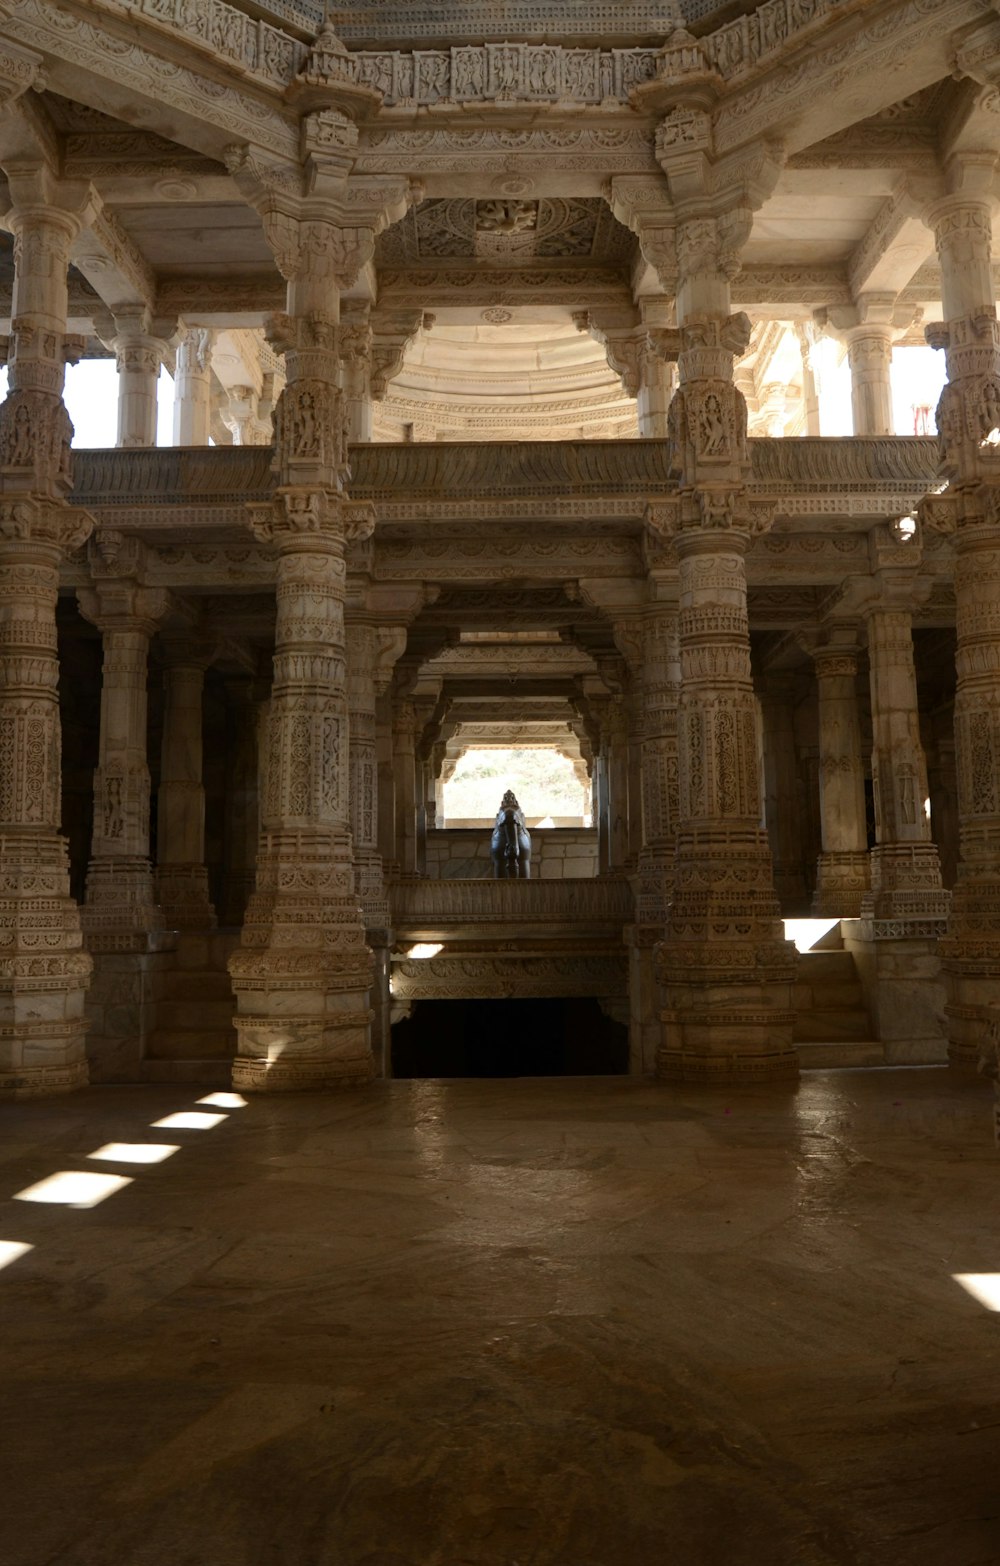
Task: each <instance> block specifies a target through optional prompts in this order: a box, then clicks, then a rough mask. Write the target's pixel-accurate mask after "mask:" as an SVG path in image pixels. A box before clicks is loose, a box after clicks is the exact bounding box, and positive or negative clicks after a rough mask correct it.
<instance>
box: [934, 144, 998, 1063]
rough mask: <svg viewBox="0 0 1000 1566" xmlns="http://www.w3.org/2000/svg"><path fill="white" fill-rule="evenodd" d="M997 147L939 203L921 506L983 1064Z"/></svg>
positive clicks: (961, 983)
mask: <svg viewBox="0 0 1000 1566" xmlns="http://www.w3.org/2000/svg"><path fill="white" fill-rule="evenodd" d="M995 165H996V153H995V151H989V152H982V153H967V154H964V155H962V156H959V157H956V158H954V159H953V160H952V161H951V163H950V164H949V167H948V180H949V187H950V189H951V192H952V193H951V194H950V195H948V196H947V197H946V198H945V199H944V200H943V201H941V202H939V203H938V204H937V205H936V206H935V207H933V208H932V209H931V211H930V213H929V214H928V222H929V223H930V224H931V226H932V228H933V230H934V238H935V243H936V246H937V253H938V259H939V262H940V265H941V300H942V304H943V307H944V314H945V321H944V323H943V324H942V325H938V326H934V327H931V328H929V329H928V333H927V336H928V341H930V342H931V343H932V344H933V346H935V347H943V348H945V349H946V356H947V365H948V383H947V385H946V386H945V388H944V391H943V392H942V394H941V400H940V402H939V404H938V409H937V426H938V432H939V433H938V440H939V446H940V451H941V472H942V475H943V476H944V477H945V478H947V479H948V480H949V485H948V490H947V492H946V494H944V495H942V496H940V497H937V496H934V497H930V498H929V499H928V500H927V501H926V502H925V503H924V505H923V507H922V508H921V514H922V518H923V520H924V522H925V524H927V525H930V526H931V527H935V528H939V529H940V530H941V531H945V532H950V533H951V534H952V535H953V538H954V547H955V579H954V580H955V599H956V629H957V633H958V650H957V656H956V665H957V675H958V687H957V693H956V697H955V765H956V774H957V787H958V815H959V855H960V857H959V865H958V875H957V880H956V883H955V887H954V891H953V893H952V906H951V920H950V923H949V927H948V934H947V937H946V939H944V940H942V942H941V943H940V945H941V955H942V958H943V963H944V972H945V981H946V986H947V996H948V999H947V1008H946V1010H947V1018H948V1023H947V1026H948V1055H949V1060H950V1062H951V1064H952V1066H954V1067H956V1068H958V1069H959V1070H961V1071H974V1070H975V1069H976V1065H977V1060H978V1057H979V1053H980V1050H981V1048H982V1046H983V1041H984V1037H985V1033H986V1029H987V1028H988V1026H989V1025H990V1020H991V1017H992V1016H993V1015H995V1012H994V1011H993V1008H995V1007H996V1006H997V1005H998V1004H1000V618H998V609H997V606H998V604H1000V456H998V449H997V446H996V445H995V441H996V439H997V436H996V434H995V432H996V431H997V430H998V429H1000V324H998V322H997V319H996V308H995V297H994V285H993V274H992V267H991V230H992V220H993V213H994V208H995V201H994V183H993V180H994V169H995Z"/></svg>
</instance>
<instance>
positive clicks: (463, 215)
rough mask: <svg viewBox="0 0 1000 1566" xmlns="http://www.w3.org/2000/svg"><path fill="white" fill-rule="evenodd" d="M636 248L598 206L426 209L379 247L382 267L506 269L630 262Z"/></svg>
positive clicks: (459, 204) (466, 202)
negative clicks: (490, 265) (452, 263)
mask: <svg viewBox="0 0 1000 1566" xmlns="http://www.w3.org/2000/svg"><path fill="white" fill-rule="evenodd" d="M634 243H635V242H634V240H633V237H632V235H631V234H630V233H629V231H628V229H626V228H624V227H623V226H622V224H621V223H619V222H618V221H617V220H616V219H615V218H614V217H613V216H612V214H611V212H610V211H609V210H608V207H607V205H606V204H605V203H604V202H603V201H601V200H600V199H598V198H588V199H579V200H564V199H557V198H551V197H550V198H547V199H545V200H541V201H513V200H506V199H497V200H489V199H488V200H483V201H474V200H472V199H471V198H469V199H461V200H451V201H447V200H435V201H422V202H421V203H420V205H419V206H418V207H415V208H414V209H413V210H412V211H411V212H409V213H408V214H407V216H406V217H405V218H404V219H403V221H402V222H401V223H396V224H394V226H393V227H392V228H390V229H387V230H386V232H385V233H384V234H382V235H381V236H380V238H379V240H378V243H377V246H376V258H377V260H378V261H379V263H381V264H385V263H389V264H391V265H393V266H399V265H404V266H417V265H419V264H420V263H421V262H423V261H441V260H451V259H454V260H461V261H469V260H473V259H479V260H485V261H497V262H502V263H504V264H505V265H506V264H508V263H510V262H516V261H518V260H521V259H524V260H537V259H538V258H539V257H548V258H552V259H554V260H565V259H567V258H569V257H580V258H582V259H585V260H588V261H594V262H600V263H603V264H604V265H607V264H608V263H609V262H611V263H613V262H615V261H622V262H624V261H626V260H628V258H629V257H630V256H631V254H632V250H633V247H634Z"/></svg>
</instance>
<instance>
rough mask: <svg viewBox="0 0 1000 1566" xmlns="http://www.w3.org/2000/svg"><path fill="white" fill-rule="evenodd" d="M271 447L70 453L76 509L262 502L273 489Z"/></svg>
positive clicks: (161, 448)
mask: <svg viewBox="0 0 1000 1566" xmlns="http://www.w3.org/2000/svg"><path fill="white" fill-rule="evenodd" d="M272 456H273V452H272V449H271V447H270V446H161V447H150V448H147V449H139V450H129V451H118V450H114V451H86V450H82V451H74V453H73V497H72V498H73V501H74V503H75V504H76V505H80V506H93V505H97V504H98V503H100V505H101V507H102V508H104V507H107V506H114V505H121V506H137V505H143V504H146V505H149V504H154V505H155V504H159V505H170V504H171V503H176V504H178V505H179V504H183V502H185V501H190V500H194V499H197V500H198V501H200V502H203V503H204V502H212V501H216V500H225V501H228V502H230V503H231V502H232V501H233V499H234V498H238V499H240V500H263V499H266V497H267V493H268V491H269V490H270V488H271V459H272Z"/></svg>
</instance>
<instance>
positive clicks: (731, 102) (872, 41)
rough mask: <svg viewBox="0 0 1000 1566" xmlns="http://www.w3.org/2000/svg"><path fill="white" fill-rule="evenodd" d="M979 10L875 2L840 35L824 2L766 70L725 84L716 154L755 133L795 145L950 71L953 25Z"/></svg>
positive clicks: (841, 26) (960, 2)
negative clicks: (821, 13) (814, 22)
mask: <svg viewBox="0 0 1000 1566" xmlns="http://www.w3.org/2000/svg"><path fill="white" fill-rule="evenodd" d="M765 9H766V7H765ZM982 13H983V7H982V5H981V4H980V3H979V0H938V3H936V4H934V5H933V6H931V5H928V4H926V3H911V4H898V3H894V4H880V5H876V6H874V7H870V8H868V9H866V10H865V11H864V12H862V13H860V14H858V13H855V17H854V18H852V19H851V20H852V22H853V30H852V31H850V32H847V33H846V35H845V19H844V17H843V13H842V10H841V8H840V7H835V8H832V9H830V10H829V11H828V12H827V14H826V16H825V17H824V18H823V21H822V23H821V24H820V25H819V26H817V27H814V28H812V29H811V30H810V31H809V33H808V36H807V37H804V38H803V39H802V41H801V43H799V44H798V47H797V48H796V47H794V45H795V43H796V42H797V40H794V39H793V40H792V44H793V47H792V48H791V49H790V50H788V51H786V52H781V53H780V54H778V55H777V56H776V57H775V59H774V63H773V64H770V65H769V69H768V70H767V71H766V72H748V73H746V75H745V77H744V78H743V79H742V80H741V81H740V82H739V84H736V83H734V84H733V87H732V89H731V90H730V92H729V93H728V94H727V96H726V98H725V100H724V101H723V103H722V104H721V105H720V107H719V109H718V112H717V115H716V119H715V147H716V152H717V154H723V153H726V152H729V151H731V150H734V149H735V148H737V147H742V146H744V145H745V144H746V143H747V142H751V141H753V140H755V139H756V138H758V137H761V136H769V137H778V138H780V139H781V140H782V141H783V142H784V145H785V148H786V151H787V152H788V153H795V152H798V151H799V150H800V149H802V148H804V147H810V146H812V145H813V144H814V143H815V142H818V141H822V140H823V139H824V138H826V137H828V136H832V135H834V134H835V133H836V132H838V131H842V130H845V129H846V128H847V127H848V126H851V125H854V124H856V123H857V121H859V120H864V119H867V118H868V117H869V116H870V115H872V114H876V113H878V112H879V110H881V109H886V108H889V107H890V106H891V105H892V104H894V103H898V102H899V101H900V99H902V98H905V97H908V96H910V95H911V94H913V93H917V92H920V91H921V90H922V89H923V88H924V87H929V86H931V85H932V84H933V83H934V82H937V81H940V80H941V79H942V77H945V76H948V75H950V73H951V71H952V69H953V65H954V54H955V42H954V37H953V35H954V33H955V31H956V30H957V29H959V28H962V27H964V26H966V25H967V24H969V23H970V22H978V21H979V20H980V19H981V17H982Z"/></svg>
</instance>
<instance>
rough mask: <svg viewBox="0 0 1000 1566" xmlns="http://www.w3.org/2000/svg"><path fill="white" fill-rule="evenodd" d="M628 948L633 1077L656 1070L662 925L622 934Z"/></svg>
mask: <svg viewBox="0 0 1000 1566" xmlns="http://www.w3.org/2000/svg"><path fill="white" fill-rule="evenodd" d="M622 933H623V935H624V937H625V942H626V945H627V946H628V997H629V1020H628V1057H629V1061H628V1069H629V1072H630V1074H631V1075H632V1076H644V1075H649V1074H651V1073H652V1072H654V1071H655V1070H656V1059H657V1053H658V1051H659V1047H660V1033H661V1028H660V1023H661V1007H662V1004H663V999H662V996H661V993H660V984H659V980H658V978H657V974H656V947H657V946H658V945H659V944H660V942H661V941H662V940H663V927H662V925H650V924H631V925H627V926H626V927H625V929H624V931H623V932H622Z"/></svg>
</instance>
